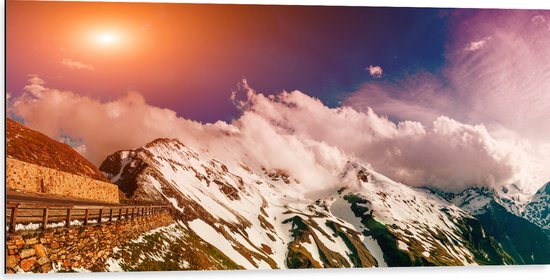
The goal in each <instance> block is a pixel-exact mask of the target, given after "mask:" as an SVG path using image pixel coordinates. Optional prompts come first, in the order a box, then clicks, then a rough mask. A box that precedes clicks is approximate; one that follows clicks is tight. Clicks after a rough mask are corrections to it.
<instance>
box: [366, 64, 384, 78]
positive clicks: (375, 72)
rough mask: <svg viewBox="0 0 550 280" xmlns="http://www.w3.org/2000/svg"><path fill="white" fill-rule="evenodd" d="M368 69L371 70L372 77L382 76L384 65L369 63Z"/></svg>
mask: <svg viewBox="0 0 550 280" xmlns="http://www.w3.org/2000/svg"><path fill="white" fill-rule="evenodd" d="M366 70H369V74H370V76H371V77H373V78H382V67H380V66H372V65H369V67H368V68H367V69H366Z"/></svg>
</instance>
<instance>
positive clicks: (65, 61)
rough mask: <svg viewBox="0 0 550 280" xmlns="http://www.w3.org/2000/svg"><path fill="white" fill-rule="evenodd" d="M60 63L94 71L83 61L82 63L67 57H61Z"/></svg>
mask: <svg viewBox="0 0 550 280" xmlns="http://www.w3.org/2000/svg"><path fill="white" fill-rule="evenodd" d="M61 64H63V65H65V66H66V67H68V68H70V69H76V70H90V71H94V67H93V66H91V65H88V64H85V63H82V62H80V61H75V60H72V59H68V58H63V59H62V60H61Z"/></svg>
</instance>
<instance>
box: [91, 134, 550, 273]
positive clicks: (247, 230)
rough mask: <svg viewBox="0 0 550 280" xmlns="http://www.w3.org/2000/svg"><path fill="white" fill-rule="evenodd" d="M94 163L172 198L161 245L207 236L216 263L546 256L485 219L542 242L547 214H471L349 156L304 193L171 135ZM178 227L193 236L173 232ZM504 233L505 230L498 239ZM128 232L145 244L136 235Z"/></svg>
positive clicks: (388, 262)
mask: <svg viewBox="0 0 550 280" xmlns="http://www.w3.org/2000/svg"><path fill="white" fill-rule="evenodd" d="M100 170H101V171H102V172H104V174H105V175H107V177H109V179H110V180H112V181H113V182H115V183H117V184H118V185H119V187H120V189H121V190H122V191H123V192H124V193H126V195H127V196H129V197H130V198H131V199H132V200H140V201H143V200H152V201H159V202H167V203H170V204H171V205H172V206H173V213H174V215H175V216H177V217H179V222H178V224H177V226H175V227H177V229H173V230H172V232H176V233H177V234H176V235H177V236H182V238H178V237H177V236H176V237H173V238H172V237H171V239H170V240H168V239H163V240H162V243H163V244H164V243H166V244H173V243H174V242H176V243H178V244H181V246H180V247H189V248H197V246H199V245H201V244H202V245H204V244H208V245H210V246H213V247H214V248H216V249H217V250H214V251H212V255H213V259H216V260H218V262H225V263H226V264H232V265H228V266H227V268H244V269H254V268H321V267H373V266H415V265H477V264H481V265H484V264H520V263H541V262H546V261H547V260H546V258H545V254H544V252H542V251H541V252H538V251H537V252H535V251H534V248H535V246H526V247H525V248H526V250H527V251H529V252H531V251H532V252H531V253H532V254H533V257H532V258H527V255H528V254H529V252H527V251H521V252H519V251H518V248H519V246H521V244H522V243H525V242H529V241H527V240H525V238H524V239H522V240H519V239H517V240H516V239H514V238H517V236H516V235H507V233H508V231H507V227H506V226H505V225H503V224H500V225H494V226H491V222H492V221H494V220H495V219H500V217H501V216H504V217H505V218H507V219H508V220H511V221H512V222H513V223H514V225H517V226H521V227H522V228H525V227H528V230H529V232H530V233H532V234H530V235H528V236H529V237H528V238H534V239H535V240H536V242H538V243H537V244H538V245H537V246H539V247H540V246H542V247H540V248H546V247H544V246H548V245H549V244H550V241H549V239H548V236H547V235H545V234H542V235H541V233H542V232H543V229H542V228H541V227H540V225H541V223H542V224H547V220H548V218H547V216H546V218H544V217H543V218H541V219H540V220H541V223H537V224H534V223H533V222H531V221H528V220H526V219H524V218H522V217H519V216H518V215H516V214H512V213H511V212H509V210H508V209H507V208H505V207H502V206H501V207H497V206H495V207H493V209H494V211H493V212H487V211H477V210H476V211H477V212H476V211H474V210H472V209H470V208H469V207H468V205H471V203H470V204H467V203H461V201H462V202H464V201H466V199H462V200H461V201H459V200H460V199H459V198H460V197H461V196H456V197H454V196H452V195H449V194H442V193H435V192H433V191H431V190H428V189H421V188H412V187H409V186H406V185H404V184H401V183H397V182H394V181H392V180H390V179H389V178H387V177H385V176H383V175H382V174H379V173H377V172H375V171H374V170H371V169H369V168H367V167H365V166H363V165H361V164H360V163H355V162H349V163H348V164H347V166H346V168H345V169H343V170H340V171H339V172H338V174H339V175H338V176H337V177H338V178H337V179H338V180H337V181H338V182H339V183H338V185H335V186H334V189H333V190H328V191H326V192H323V193H319V192H318V193H313V194H312V193H307V190H308V186H306V185H304V184H302V183H301V182H300V181H298V180H296V179H294V178H292V177H291V176H289V175H288V174H289V172H287V171H286V170H268V169H265V168H252V167H250V166H248V165H247V164H246V163H244V162H220V161H219V160H217V159H215V158H213V157H212V156H211V155H209V154H208V153H207V152H201V153H197V152H196V151H193V150H191V149H190V148H188V147H186V146H185V145H183V144H182V143H180V142H179V141H177V140H173V139H157V140H155V141H153V142H151V143H149V144H147V145H145V146H144V147H142V148H139V149H136V150H132V151H120V152H117V153H115V154H113V155H111V156H109V157H108V158H107V159H106V160H105V161H104V162H103V164H102V165H101V167H100ZM462 197H463V198H464V197H466V195H464V196H462ZM478 199H481V200H484V199H485V198H484V197H482V196H479V198H475V200H476V201H477V200H478ZM470 201H472V200H470ZM533 201H535V200H533ZM498 205H500V204H498ZM538 205H539V207H538V208H537V209H539V210H540V208H541V207H542V208H544V207H547V206H548V204H547V202H542V203H539V204H538ZM529 207H535V206H525V207H523V206H522V208H521V209H525V211H527V212H529V210H528V209H529ZM541 211H543V212H544V209H543V210H541ZM486 213H490V214H489V215H488V216H487V215H485V214H486ZM525 215H526V214H525ZM533 215H534V216H537V215H538V214H533ZM539 216H540V215H538V216H537V217H539ZM517 235H518V236H520V235H521V234H520V233H517ZM156 236H157V237H158V238H160V239H162V238H163V237H162V236H158V234H157V235H156ZM189 236H193V237H194V238H183V237H189ZM506 238H509V239H510V238H511V239H514V240H512V241H510V242H508V243H507V242H505V240H504V239H506ZM526 238H527V237H526ZM136 242H137V243H139V244H141V246H154V245H153V243H152V242H149V241H147V239H142V240H139V241H136ZM140 242H141V243H140ZM158 242H161V241H159V240H157V241H156V243H158ZM531 242H535V241H533V240H531ZM202 245H201V246H202ZM514 248H515V249H516V250H515V251H514ZM132 250H135V249H132V248H125V249H123V250H122V251H121V252H120V254H121V255H124V254H126V255H128V254H132ZM158 252H159V255H155V256H151V257H147V256H144V258H145V260H143V259H142V260H140V262H143V261H146V262H147V263H149V264H151V263H155V262H156V263H157V264H158V267H160V266H161V265H162V263H163V261H164V260H165V259H167V258H168V256H169V255H170V253H169V252H170V251H169V250H168V251H166V250H159V251H158ZM546 252H548V251H546ZM541 254H542V255H541ZM161 255H162V256H161ZM546 255H547V254H546ZM178 258H180V259H178V263H179V264H180V265H179V266H178V267H177V269H209V267H203V266H201V265H200V264H196V263H194V262H193V260H191V259H186V257H185V255H181V256H178ZM222 260H223V261H222ZM110 262H111V263H112V264H114V265H113V267H115V268H127V269H128V268H131V267H135V266H136V265H138V264H136V263H135V262H132V261H130V260H129V259H128V258H126V259H125V258H119V259H112V260H110ZM181 264H185V265H181ZM233 264H234V265H233ZM149 267H154V266H149Z"/></svg>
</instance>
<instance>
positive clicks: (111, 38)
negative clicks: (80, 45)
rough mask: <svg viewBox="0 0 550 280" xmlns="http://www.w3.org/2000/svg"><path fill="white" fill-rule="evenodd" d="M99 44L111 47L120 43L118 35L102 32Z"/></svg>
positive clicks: (98, 36)
mask: <svg viewBox="0 0 550 280" xmlns="http://www.w3.org/2000/svg"><path fill="white" fill-rule="evenodd" d="M96 40H97V42H98V43H99V44H101V45H103V46H111V45H114V44H116V43H117V42H118V41H119V37H118V36H117V34H115V33H112V32H102V33H99V34H98V35H97V38H96Z"/></svg>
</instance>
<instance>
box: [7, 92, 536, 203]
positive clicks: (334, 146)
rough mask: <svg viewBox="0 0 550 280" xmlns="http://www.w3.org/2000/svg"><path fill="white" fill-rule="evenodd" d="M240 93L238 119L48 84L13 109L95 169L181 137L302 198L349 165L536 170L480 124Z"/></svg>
mask: <svg viewBox="0 0 550 280" xmlns="http://www.w3.org/2000/svg"><path fill="white" fill-rule="evenodd" d="M28 88H32V85H30V86H29V87H28ZM243 91H244V92H245V96H244V97H242V99H241V101H240V103H239V104H240V105H241V106H240V107H241V109H242V110H243V111H242V115H241V116H240V117H239V118H237V119H235V120H234V121H233V122H232V123H225V122H221V121H219V122H217V123H215V124H206V125H203V124H200V123H197V122H194V121H191V120H187V119H183V118H180V117H177V115H176V113H175V112H173V111H171V110H168V109H162V108H158V107H154V106H151V105H149V104H147V103H146V102H145V100H144V99H143V97H142V96H141V95H139V94H137V93H129V94H128V95H127V96H125V97H123V98H121V99H118V100H114V101H110V102H100V101H98V100H94V99H90V98H87V97H82V96H79V95H77V94H74V93H72V92H68V91H60V90H56V89H49V88H44V89H43V90H42V91H41V92H40V94H38V95H36V94H34V93H29V92H27V93H26V94H24V95H22V96H21V97H18V99H17V101H18V102H16V105H14V108H13V109H14V112H15V113H16V114H17V115H18V116H20V117H22V118H24V119H25V121H26V122H27V123H28V124H29V125H30V126H31V127H32V128H34V129H38V130H40V131H42V132H44V133H46V134H48V135H50V136H52V137H56V138H58V136H59V135H69V136H70V137H71V138H74V139H79V140H80V141H81V142H82V145H85V147H86V149H80V152H82V153H83V154H85V156H87V157H88V158H90V159H91V160H93V161H94V162H96V163H100V162H101V161H102V160H103V159H104V158H105V157H106V156H107V155H108V154H110V153H113V152H115V151H117V150H121V149H132V148H137V147H139V146H141V145H143V144H145V143H147V142H150V141H151V140H153V139H155V138H158V137H169V138H170V137H172V138H173V137H175V138H179V139H180V140H181V141H182V142H183V143H185V144H186V145H188V146H191V147H192V148H194V149H197V150H208V151H209V152H210V153H212V154H213V155H214V156H215V157H217V158H220V159H221V160H224V161H226V162H234V163H238V162H241V161H244V162H247V163H248V164H250V165H251V166H252V167H253V168H258V169H259V168H261V167H265V168H268V169H284V170H288V171H289V173H290V174H291V175H292V176H293V177H294V178H297V179H298V180H299V181H301V182H303V183H304V185H305V186H307V189H305V190H304V193H310V192H313V193H315V194H316V195H319V192H324V191H328V190H331V191H333V190H334V189H335V188H337V187H339V186H337V185H336V182H337V180H336V176H337V175H338V174H339V172H341V170H342V168H343V167H344V166H345V164H346V162H347V161H348V160H353V161H359V162H362V163H364V164H370V165H371V166H372V167H373V168H374V169H375V170H377V171H379V172H381V173H382V174H385V175H386V176H388V177H390V178H392V179H394V180H397V181H402V182H405V183H407V184H410V185H414V186H423V185H431V186H436V187H439V188H442V189H444V190H447V191H459V190H461V189H463V188H465V187H468V186H471V185H487V186H496V185H501V184H507V183H514V182H520V181H521V180H522V178H523V177H522V176H524V175H525V174H527V173H528V171H530V170H532V169H531V167H532V164H531V163H530V162H529V161H528V159H529V156H528V154H527V152H526V150H528V148H529V147H528V146H525V145H523V144H521V143H514V142H510V141H506V140H502V139H497V138H495V137H494V136H492V135H491V134H490V133H489V132H488V131H487V129H486V128H485V127H484V126H483V125H476V126H471V125H466V124H462V123H460V122H458V121H455V120H452V119H450V118H448V117H438V118H437V119H436V120H435V121H434V122H433V123H431V124H429V125H423V124H421V123H419V122H412V121H403V122H399V123H394V122H391V121H389V120H388V119H386V118H383V117H380V116H379V115H377V114H376V113H375V112H374V111H373V110H372V109H368V110H366V111H365V112H359V111H356V110H354V109H352V108H350V107H339V108H328V107H326V106H325V105H324V104H323V103H322V102H321V101H320V100H318V99H315V98H312V97H310V96H307V95H305V94H303V93H301V92H299V91H293V92H283V93H280V94H278V95H268V96H266V95H263V94H258V93H255V92H254V91H253V90H251V89H250V88H249V87H248V86H247V85H246V84H245V86H244V87H243ZM228 147H231V148H228Z"/></svg>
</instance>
